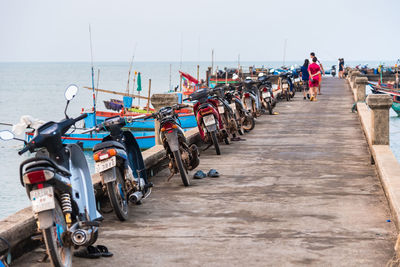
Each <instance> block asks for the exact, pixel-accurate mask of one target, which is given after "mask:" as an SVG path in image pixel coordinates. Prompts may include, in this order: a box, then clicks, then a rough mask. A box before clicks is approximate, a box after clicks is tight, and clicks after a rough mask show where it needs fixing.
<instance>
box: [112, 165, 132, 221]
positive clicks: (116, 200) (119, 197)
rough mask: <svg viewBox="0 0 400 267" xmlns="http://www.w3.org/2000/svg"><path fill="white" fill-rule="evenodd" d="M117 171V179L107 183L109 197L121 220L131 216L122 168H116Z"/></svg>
mask: <svg viewBox="0 0 400 267" xmlns="http://www.w3.org/2000/svg"><path fill="white" fill-rule="evenodd" d="M115 172H116V174H117V178H116V180H115V181H113V182H109V183H107V184H106V186H107V192H108V197H109V198H110V202H111V206H112V207H113V209H114V212H115V215H117V217H118V219H119V220H120V221H126V220H127V219H128V217H129V216H128V212H129V207H128V194H127V192H126V189H125V181H124V178H123V176H122V174H121V171H120V169H119V168H116V170H115Z"/></svg>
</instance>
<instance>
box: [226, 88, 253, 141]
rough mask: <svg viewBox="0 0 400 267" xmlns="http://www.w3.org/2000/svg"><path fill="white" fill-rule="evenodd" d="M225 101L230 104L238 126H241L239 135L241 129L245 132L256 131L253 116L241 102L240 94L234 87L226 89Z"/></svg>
mask: <svg viewBox="0 0 400 267" xmlns="http://www.w3.org/2000/svg"><path fill="white" fill-rule="evenodd" d="M224 98H225V100H226V101H227V102H228V103H229V106H230V107H231V109H232V110H233V112H234V113H235V117H236V120H237V124H238V126H239V129H240V131H239V134H241V129H243V130H244V131H245V132H249V131H251V130H253V129H254V126H255V120H254V118H253V115H251V113H250V112H249V111H248V110H247V109H246V108H245V107H244V105H243V103H242V101H241V100H240V99H241V97H240V94H239V92H238V91H237V90H236V88H235V87H233V86H228V87H226V88H225V96H224Z"/></svg>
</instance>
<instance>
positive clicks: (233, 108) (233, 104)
mask: <svg viewBox="0 0 400 267" xmlns="http://www.w3.org/2000/svg"><path fill="white" fill-rule="evenodd" d="M229 106H230V107H231V109H232V110H233V112H235V111H236V104H235V103H232V104H229Z"/></svg>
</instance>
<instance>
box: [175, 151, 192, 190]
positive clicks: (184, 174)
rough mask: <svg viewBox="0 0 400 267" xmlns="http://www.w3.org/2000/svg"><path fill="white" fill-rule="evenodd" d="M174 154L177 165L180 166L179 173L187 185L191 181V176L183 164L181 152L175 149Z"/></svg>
mask: <svg viewBox="0 0 400 267" xmlns="http://www.w3.org/2000/svg"><path fill="white" fill-rule="evenodd" d="M173 154H174V158H175V163H176V166H177V167H178V170H179V173H180V175H181V178H182V182H183V184H184V185H185V186H189V185H190V181H189V177H188V175H187V172H186V168H185V167H184V166H183V162H182V157H181V152H180V151H179V150H178V151H174V152H173Z"/></svg>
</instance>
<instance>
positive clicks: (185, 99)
mask: <svg viewBox="0 0 400 267" xmlns="http://www.w3.org/2000/svg"><path fill="white" fill-rule="evenodd" d="M187 100H190V97H188V98H184V99H182V101H187Z"/></svg>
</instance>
